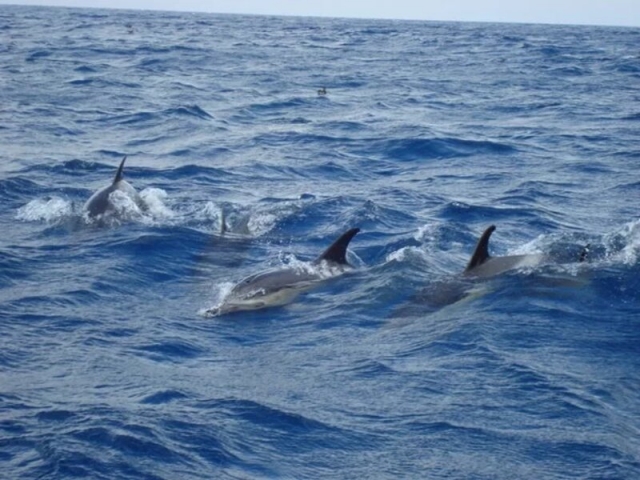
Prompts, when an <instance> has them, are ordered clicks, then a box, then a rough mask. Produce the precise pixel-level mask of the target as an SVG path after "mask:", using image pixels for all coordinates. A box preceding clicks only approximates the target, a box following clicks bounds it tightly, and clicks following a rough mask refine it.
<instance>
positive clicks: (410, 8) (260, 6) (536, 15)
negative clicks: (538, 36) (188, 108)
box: [0, 0, 640, 26]
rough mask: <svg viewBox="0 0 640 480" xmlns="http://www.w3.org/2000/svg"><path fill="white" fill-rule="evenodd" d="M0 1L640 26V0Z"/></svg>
mask: <svg viewBox="0 0 640 480" xmlns="http://www.w3.org/2000/svg"><path fill="white" fill-rule="evenodd" d="M0 4H18V5H57V6H75V7H102V8H135V9H144V10H182V11H199V12H218V13H256V14H270V15H304V16H330V17H360V18H402V19H415V20H462V21H491V22H527V23H570V24H591V25H629V26H640V0H316V1H313V0H0Z"/></svg>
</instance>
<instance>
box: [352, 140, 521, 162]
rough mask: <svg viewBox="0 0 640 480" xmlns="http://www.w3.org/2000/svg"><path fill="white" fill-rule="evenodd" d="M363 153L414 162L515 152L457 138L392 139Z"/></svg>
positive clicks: (497, 145) (376, 143) (514, 150)
mask: <svg viewBox="0 0 640 480" xmlns="http://www.w3.org/2000/svg"><path fill="white" fill-rule="evenodd" d="M371 144H372V147H371V148H368V149H367V150H365V152H368V153H373V152H375V156H383V157H389V158H393V159H396V160H404V161H414V160H425V159H442V158H454V157H468V156H472V155H487V154H497V155H506V154H512V153H514V152H516V149H515V148H514V147H512V146H510V145H507V144H503V143H496V142H489V141H475V140H463V139H459V138H434V139H421V138H415V139H394V140H384V141H372V142H371Z"/></svg>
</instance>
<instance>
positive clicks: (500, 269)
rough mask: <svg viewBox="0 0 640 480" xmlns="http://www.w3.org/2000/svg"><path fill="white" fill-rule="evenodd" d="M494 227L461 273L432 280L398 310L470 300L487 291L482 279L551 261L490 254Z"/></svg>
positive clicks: (559, 281)
mask: <svg viewBox="0 0 640 480" xmlns="http://www.w3.org/2000/svg"><path fill="white" fill-rule="evenodd" d="M495 230H496V227H495V225H491V226H490V227H489V228H487V229H486V230H485V231H484V232H483V233H482V235H481V236H480V238H479V239H478V243H477V244H476V248H475V250H474V252H473V255H471V259H470V260H469V262H468V263H467V266H466V267H465V269H464V270H463V271H462V272H461V273H460V274H456V275H454V276H452V277H449V278H447V279H442V280H436V281H432V282H431V283H430V284H429V285H427V286H426V287H424V288H422V289H421V290H420V291H419V292H417V293H416V294H415V295H414V296H413V298H412V299H411V300H410V303H409V305H407V306H404V307H402V308H401V309H400V310H399V313H400V314H403V315H404V314H406V313H408V314H412V313H414V312H415V313H423V312H424V307H425V306H428V307H429V308H430V309H431V310H437V309H441V308H443V307H447V306H449V305H453V304H458V303H460V302H461V301H463V300H465V301H466V300H472V299H474V298H477V297H479V296H481V295H484V294H485V293H487V292H488V291H490V288H489V287H487V286H486V285H482V284H479V282H480V281H482V280H486V279H490V278H492V277H496V276H498V275H500V274H502V273H505V272H508V271H510V270H516V269H518V268H526V267H529V268H531V267H537V266H540V265H542V264H546V263H553V262H554V259H553V258H552V257H551V256H550V255H547V254H542V253H533V254H525V255H506V256H500V257H492V256H491V255H489V239H490V238H491V234H492V233H493V232H494V231H495ZM589 248H590V246H589V245H586V246H584V247H583V249H582V252H581V253H580V256H579V257H578V262H580V263H582V262H585V261H586V260H587V256H588V253H589ZM548 281H549V282H552V283H554V284H556V285H558V286H582V285H584V281H582V280H576V279H573V278H566V279H565V278H561V277H557V278H556V277H552V278H550V279H548ZM418 306H419V307H418Z"/></svg>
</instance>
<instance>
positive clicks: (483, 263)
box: [462, 225, 547, 278]
mask: <svg viewBox="0 0 640 480" xmlns="http://www.w3.org/2000/svg"><path fill="white" fill-rule="evenodd" d="M495 230H496V226H495V225H491V226H490V227H489V228H487V229H486V230H485V231H484V233H483V234H482V235H481V236H480V239H479V240H478V243H477V245H476V248H475V250H474V252H473V255H472V256H471V259H470V260H469V263H468V264H467V267H466V268H465V269H464V272H463V273H462V275H463V276H466V277H475V278H489V277H494V276H496V275H499V274H501V273H503V272H506V271H508V270H513V269H516V268H522V267H535V266H538V265H540V264H541V263H543V262H545V261H546V260H547V257H546V256H545V255H543V254H539V253H534V254H527V255H507V256H504V257H492V256H490V255H489V238H490V237H491V234H492V233H493V232H494V231H495Z"/></svg>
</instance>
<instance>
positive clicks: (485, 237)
mask: <svg viewBox="0 0 640 480" xmlns="http://www.w3.org/2000/svg"><path fill="white" fill-rule="evenodd" d="M495 229H496V226H495V225H491V226H490V227H489V228H487V229H486V230H485V231H484V233H483V234H482V236H481V237H480V240H478V244H477V245H476V249H475V251H474V252H473V255H472V256H471V260H469V263H468V264H467V268H465V269H464V271H465V272H468V271H469V270H471V269H472V268H475V267H477V266H479V265H482V264H483V263H484V262H486V261H487V260H489V258H491V256H490V255H489V237H491V234H492V233H493V232H494V231H495Z"/></svg>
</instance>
